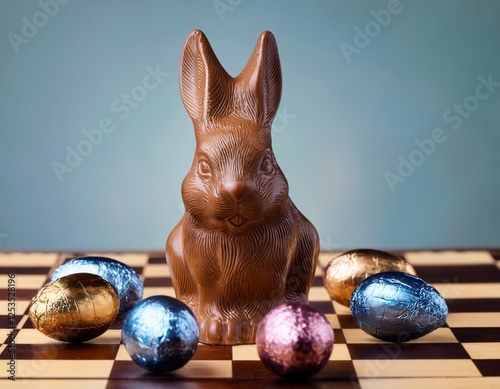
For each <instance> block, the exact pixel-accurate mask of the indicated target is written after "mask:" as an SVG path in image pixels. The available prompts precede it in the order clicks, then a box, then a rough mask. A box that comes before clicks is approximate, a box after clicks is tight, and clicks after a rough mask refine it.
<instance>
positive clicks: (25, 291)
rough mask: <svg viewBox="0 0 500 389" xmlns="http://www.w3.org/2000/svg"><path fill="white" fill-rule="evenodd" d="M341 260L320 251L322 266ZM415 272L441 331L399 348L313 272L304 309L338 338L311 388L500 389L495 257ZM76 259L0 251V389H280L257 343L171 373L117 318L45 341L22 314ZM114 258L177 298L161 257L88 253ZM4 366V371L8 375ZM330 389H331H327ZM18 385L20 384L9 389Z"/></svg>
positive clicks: (434, 256)
mask: <svg viewBox="0 0 500 389" xmlns="http://www.w3.org/2000/svg"><path fill="white" fill-rule="evenodd" d="M337 254H338V253H322V254H321V258H320V264H321V265H322V266H324V265H326V264H327V263H328V261H329V260H330V259H331V258H333V257H334V256H335V255H337ZM403 254H404V255H405V257H406V258H407V259H408V261H409V262H410V263H412V265H413V266H414V267H415V269H416V271H417V273H418V275H419V276H420V277H421V278H423V279H424V280H426V281H427V282H429V283H431V284H432V285H434V286H435V287H436V289H437V290H438V291H439V292H440V293H441V294H442V295H443V297H444V298H445V299H446V302H447V304H448V307H449V312H450V313H449V316H448V320H447V324H446V326H444V327H442V328H439V329H438V330H436V331H435V332H433V333H431V334H429V335H427V336H425V337H423V338H420V339H417V340H414V341H411V342H408V343H405V344H403V345H401V346H399V345H397V344H393V343H385V342H382V341H379V340H377V339H375V338H372V337H371V336H369V335H367V334H365V333H364V332H363V331H361V330H360V329H359V328H357V326H356V324H355V323H354V321H353V319H352V316H351V314H350V311H349V309H348V308H347V307H344V306H342V305H339V304H337V303H335V302H333V303H332V301H331V300H330V298H329V296H328V294H327V292H326V290H325V288H324V287H323V280H322V274H323V271H322V267H321V266H320V267H318V270H317V273H316V278H315V280H314V285H313V287H312V289H311V292H310V303H311V304H312V305H314V306H316V307H318V308H319V309H321V310H322V311H323V312H324V313H325V314H326V316H327V318H328V319H329V321H330V322H331V324H332V327H333V329H334V332H335V345H334V349H333V353H332V356H331V358H330V361H329V362H328V363H327V365H326V366H325V368H324V369H323V370H322V371H321V372H319V373H318V374H316V375H315V376H313V377H311V378H310V379H309V381H308V383H309V384H314V387H317V388H323V387H325V388H327V387H335V388H342V387H349V388H359V387H361V388H405V389H410V388H425V387H433V388H435V387H444V388H452V387H453V388H455V387H463V388H482V387H492V388H494V387H499V388H500V257H495V255H493V254H492V253H490V252H487V251H461V252H458V251H449V252H430V251H429V252H423V251H422V252H406V253H403ZM81 255H82V254H75V253H71V254H69V253H29V254H26V253H0V270H1V271H0V274H1V276H0V328H1V332H0V336H1V338H2V344H1V345H0V364H1V366H2V368H1V369H0V382H1V384H0V387H1V388H4V387H18V388H21V387H22V388H24V387H28V388H30V387H31V388H51V389H57V388H71V389H78V388H93V389H99V388H110V389H112V388H133V387H134V388H135V387H140V388H156V387H165V386H166V385H168V387H182V388H205V387H217V388H221V387H232V386H234V384H235V383H236V384H238V387H246V386H248V387H250V386H252V387H264V386H265V387H274V386H286V387H290V386H294V385H297V386H299V385H302V384H303V383H289V382H284V381H283V380H282V379H281V378H279V377H277V376H275V375H274V374H273V373H271V372H270V371H268V370H267V369H266V368H265V367H264V366H263V364H262V363H261V362H260V360H259V357H258V355H257V350H256V347H255V345H245V346H235V347H230V346H206V345H199V347H198V350H197V352H196V354H195V356H194V358H193V359H192V360H191V361H190V362H189V363H188V364H187V365H186V366H185V367H183V368H182V369H180V370H178V371H176V372H174V373H172V374H169V375H163V376H162V375H155V374H152V373H149V372H147V371H146V370H143V369H142V368H140V367H138V366H137V365H136V364H135V363H134V362H133V361H132V360H131V359H130V357H129V356H128V354H127V352H126V350H125V348H124V346H123V345H122V344H120V331H121V325H122V323H121V322H120V321H117V322H115V324H114V325H113V326H112V327H111V329H109V330H108V331H107V332H106V333H105V334H103V335H101V336H100V337H98V338H96V339H93V340H92V341H89V342H87V343H84V344H79V345H72V344H66V343H61V342H58V341H55V340H52V339H50V338H48V337H46V336H44V335H43V334H41V333H40V332H38V331H37V330H35V329H34V328H33V326H32V324H31V321H30V320H29V317H28V315H27V312H28V307H29V303H30V301H31V298H32V297H33V296H34V295H35V294H36V293H37V292H38V290H39V289H40V288H41V287H42V286H43V285H44V284H45V282H46V281H47V278H48V275H49V274H50V272H51V270H52V269H53V268H54V267H56V266H57V265H59V264H60V263H62V262H63V261H64V260H66V259H67V258H73V257H75V256H81ZM85 255H102V256H108V257H112V258H115V259H117V260H119V261H122V262H123V263H126V264H128V265H129V266H132V267H133V268H134V269H135V270H136V271H137V272H138V274H139V275H141V277H142V279H143V281H144V286H145V295H144V297H149V296H152V295H157V294H166V295H171V296H174V291H173V288H172V283H171V280H170V277H169V273H168V269H167V266H166V264H165V259H164V257H163V255H162V254H161V253H149V254H148V253H85ZM10 273H14V274H15V275H16V277H15V280H16V308H17V316H16V318H17V319H16V324H15V329H14V331H15V334H16V337H15V342H16V381H15V382H12V381H10V380H8V379H7V376H8V375H9V373H8V372H7V368H8V367H7V361H8V360H9V358H8V357H9V353H8V349H7V342H8V341H9V339H8V333H9V332H10V331H11V329H10V328H9V323H8V321H7V315H6V313H7V295H8V294H7V286H8V284H7V282H8V274H10ZM6 367H7V368H6ZM332 384H335V386H333V385H332ZM16 385H17V386H16Z"/></svg>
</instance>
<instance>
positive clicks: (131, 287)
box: [50, 257, 144, 316]
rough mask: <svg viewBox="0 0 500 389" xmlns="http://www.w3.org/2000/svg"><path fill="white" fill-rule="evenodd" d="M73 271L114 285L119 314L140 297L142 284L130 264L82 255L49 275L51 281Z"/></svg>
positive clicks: (128, 308) (134, 303) (123, 312)
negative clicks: (94, 276) (97, 276)
mask: <svg viewBox="0 0 500 389" xmlns="http://www.w3.org/2000/svg"><path fill="white" fill-rule="evenodd" d="M74 273H92V274H97V275H99V276H101V277H102V278H104V279H106V280H107V281H108V282H110V283H111V285H113V286H114V288H115V289H116V292H117V293H118V297H119V299H120V310H119V313H118V314H119V315H120V316H123V315H124V314H125V313H126V312H127V311H129V310H130V309H131V308H132V307H133V306H134V305H136V304H137V303H138V302H139V301H140V300H141V299H142V295H143V292H144V286H143V283H142V281H141V279H140V278H139V276H138V275H137V273H136V272H135V270H134V269H132V268H131V267H130V266H127V265H125V264H124V263H122V262H119V261H117V260H114V259H111V258H106V257H82V258H75V259H72V260H70V261H68V262H66V263H64V264H62V265H61V266H59V267H58V268H57V269H56V270H54V272H53V273H52V275H51V278H50V279H51V281H53V280H56V279H57V278H60V277H63V276H66V275H69V274H74Z"/></svg>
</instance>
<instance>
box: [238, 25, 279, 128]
mask: <svg viewBox="0 0 500 389" xmlns="http://www.w3.org/2000/svg"><path fill="white" fill-rule="evenodd" d="M235 82H236V89H237V90H238V89H239V90H240V91H241V94H242V95H243V96H244V97H245V98H247V99H250V101H252V104H250V106H249V104H248V103H247V104H244V103H242V104H240V106H242V107H248V108H247V109H252V108H253V109H254V110H255V112H253V115H252V116H253V119H254V120H258V121H260V122H261V124H262V125H263V126H264V127H270V126H271V124H272V121H273V119H274V117H275V116H276V112H277V111H278V106H279V103H280V100H281V89H282V81H281V64H280V58H279V53H278V46H277V45H276V40H275V39H274V35H273V34H272V33H271V32H270V31H264V32H263V33H262V34H261V35H260V37H259V39H258V41H257V44H256V45H255V48H254V50H253V53H252V55H251V57H250V59H249V60H248V62H247V64H246V65H245V68H244V69H243V70H242V72H241V73H240V74H239V76H238V77H236V79H235ZM238 86H240V87H238ZM245 95H246V96H245ZM243 96H242V97H243ZM247 114H248V113H247Z"/></svg>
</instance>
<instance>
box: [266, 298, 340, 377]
mask: <svg viewBox="0 0 500 389" xmlns="http://www.w3.org/2000/svg"><path fill="white" fill-rule="evenodd" d="M256 343H257V351H258V353H259V357H260V359H261V360H262V362H263V363H264V365H265V366H266V367H267V368H268V369H269V370H271V371H273V372H274V373H276V374H278V375H280V376H283V377H307V376H310V375H313V374H315V373H317V372H318V371H320V370H321V369H322V368H323V367H324V365H325V364H326V363H327V361H328V358H329V357H330V355H331V353H332V350H333V343H334V334H333V330H332V327H331V324H330V323H329V322H328V320H327V319H326V317H325V316H324V315H323V313H322V312H321V311H319V310H318V309H316V308H314V307H312V306H310V305H307V304H299V303H293V304H282V305H279V306H277V307H275V308H273V309H272V310H271V311H269V313H268V314H267V315H266V316H265V317H264V319H263V320H262V321H261V323H260V324H259V326H258V328H257V336H256Z"/></svg>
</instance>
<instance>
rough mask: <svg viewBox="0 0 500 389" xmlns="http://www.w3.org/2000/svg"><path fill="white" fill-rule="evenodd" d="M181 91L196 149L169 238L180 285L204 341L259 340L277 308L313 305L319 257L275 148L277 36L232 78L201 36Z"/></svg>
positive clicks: (189, 46)
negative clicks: (266, 320) (258, 331)
mask: <svg viewBox="0 0 500 389" xmlns="http://www.w3.org/2000/svg"><path fill="white" fill-rule="evenodd" d="M180 84H181V94H182V100H183V103H184V105H185V107H186V110H187V111H188V113H189V115H190V117H191V118H192V120H193V124H194V128H195V136H196V151H195V156H194V161H193V164H192V166H191V169H190V171H189V173H188V174H187V176H186V178H185V179H184V181H183V184H182V196H183V200H184V204H185V208H186V212H185V214H184V216H183V217H182V219H181V221H180V222H179V223H178V224H177V226H176V227H175V228H174V229H173V231H172V232H171V234H170V236H169V238H168V240H167V250H166V255H167V262H168V265H169V267H170V271H171V275H172V281H173V286H174V289H175V292H176V296H177V297H178V298H179V299H181V300H182V301H184V302H185V303H186V304H187V305H188V306H189V307H190V308H191V309H192V310H193V312H194V313H195V316H196V318H197V319H198V323H199V325H200V341H202V342H204V343H209V344H238V343H253V342H254V341H255V331H256V328H257V325H258V323H259V321H260V320H261V319H262V318H263V316H264V315H265V314H266V313H267V312H268V311H269V310H270V309H271V308H272V307H274V306H276V305H278V304H280V303H283V302H289V301H300V302H307V294H308V291H309V289H310V286H311V283H312V279H313V276H314V270H315V267H316V262H317V257H318V252H319V243H318V241H319V239H318V235H317V232H316V230H315V228H314V227H313V225H312V224H311V223H310V222H309V221H308V220H307V219H306V218H305V217H304V216H303V215H302V214H301V213H300V212H299V211H298V210H297V208H296V207H295V205H294V204H293V203H292V201H291V200H290V198H289V196H288V183H287V181H286V179H285V177H284V175H283V173H282V171H281V170H280V168H279V166H278V164H277V162H276V160H275V157H274V154H273V151H272V146H271V124H272V120H273V119H274V116H275V115H276V112H277V109H278V105H279V101H280V98H281V68H280V63H279V57H278V51H277V47H276V42H275V40H274V37H273V35H272V34H271V33H270V32H264V33H262V34H261V36H260V38H259V40H258V42H257V45H256V47H255V49H254V51H253V54H252V56H251V57H250V60H249V61H248V63H247V65H246V66H245V69H244V70H243V71H242V72H241V73H240V75H239V76H237V77H236V78H232V77H231V76H229V75H228V74H227V73H226V71H225V70H224V69H223V68H222V66H221V65H220V63H219V62H218V60H217V58H216V57H215V54H214V53H213V51H212V49H211V47H210V44H209V43H208V40H207V39H206V37H205V36H204V34H203V33H202V32H201V31H194V32H193V33H191V35H190V36H189V37H188V39H187V41H186V44H185V46H184V51H183V56H182V60H181V81H180Z"/></svg>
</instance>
